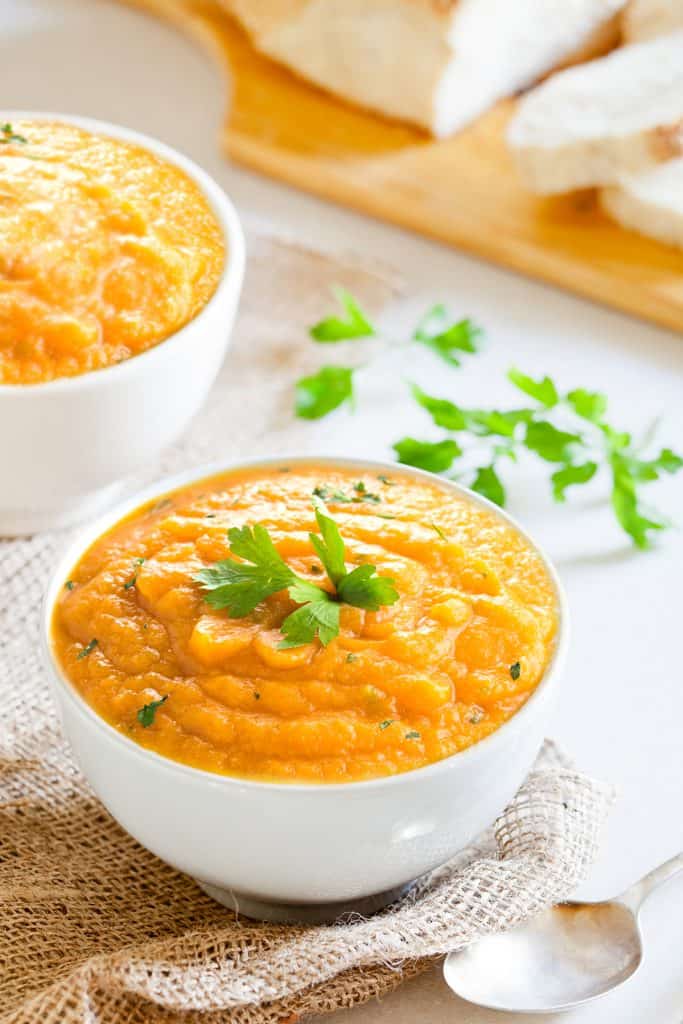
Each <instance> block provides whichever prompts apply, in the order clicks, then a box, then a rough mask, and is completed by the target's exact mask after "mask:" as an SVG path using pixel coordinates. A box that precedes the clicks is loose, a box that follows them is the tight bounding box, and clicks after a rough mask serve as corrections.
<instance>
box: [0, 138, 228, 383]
mask: <svg viewBox="0 0 683 1024" xmlns="http://www.w3.org/2000/svg"><path fill="white" fill-rule="evenodd" d="M10 129H11V130H10ZM17 137H18V138H19V140H22V139H24V140H25V141H11V140H12V139H13V138H14V139H16V138H17ZM224 262H225V252H224V245H223V236H222V232H221V229H220V226H219V224H218V222H217V221H216V218H215V216H214V214H213V213H212V211H211V209H210V208H209V205H208V203H207V201H206V199H205V198H204V196H203V194H202V193H201V191H200V190H199V188H198V187H197V186H196V185H195V184H194V182H193V181H191V180H190V178H188V177H187V175H186V174H185V173H184V172H183V171H181V170H180V169H179V168H177V167H174V166H173V165H172V164H169V163H166V162H165V161H164V160H161V159H159V158H158V157H156V156H154V155H153V154H152V153H150V152H148V151H147V150H145V149H141V148H140V147H138V146H134V145H130V144H128V143H124V142H119V141H117V140H116V139H112V138H107V137H105V136H100V135H94V134H91V133H90V132H87V131H83V130H82V129H81V128H77V127H76V126H75V125H71V124H63V123H61V122H58V123H55V122H49V121H14V122H12V124H11V126H10V125H5V126H4V129H3V131H2V134H0V384H37V383H44V382H46V381H50V380H53V379H54V378H56V377H70V376H73V375H75V374H80V373H85V372H87V371H89V370H97V369H100V368H102V367H105V366H111V365H112V364H114V363H119V362H121V361H123V360H125V359H128V358H129V357H130V356H134V355H137V354H138V353H140V352H144V351H145V350H146V349H148V348H150V347H152V346H153V345H156V344H158V342H160V341H163V340H164V339H165V338H167V337H169V335H171V334H173V332H174V331H177V330H178V329H179V328H180V327H182V326H183V325H184V324H186V323H187V322H188V321H189V320H191V319H192V318H193V317H194V316H196V314H197V313H198V312H199V311H200V310H201V309H202V307H203V306H204V305H205V304H206V303H207V301H208V300H209V299H210V298H211V296H212V294H213V292H214V291H215V289H216V286H217V284H218V281H219V279H220V276H221V273H222V271H223V265H224ZM198 358H199V356H198Z"/></svg>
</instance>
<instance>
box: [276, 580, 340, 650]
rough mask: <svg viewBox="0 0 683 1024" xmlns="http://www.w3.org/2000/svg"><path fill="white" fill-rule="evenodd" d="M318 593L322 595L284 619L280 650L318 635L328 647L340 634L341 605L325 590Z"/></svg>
mask: <svg viewBox="0 0 683 1024" xmlns="http://www.w3.org/2000/svg"><path fill="white" fill-rule="evenodd" d="M316 589H317V588H316ZM290 593H291V591H290ZM318 594H319V595H320V597H318V598H316V599H315V600H313V601H309V603H308V604H304V605H302V606H301V608H297V610H296V611H295V612H292V613H291V615H288V616H287V618H286V619H285V620H284V621H283V623H282V625H281V626H280V632H281V633H282V635H283V637H284V640H281V641H280V643H279V644H278V647H279V648H280V650H286V649H287V648H289V647H300V646H301V645H302V644H308V643H311V642H312V641H313V640H314V639H315V637H316V636H318V637H319V638H320V643H321V644H322V645H323V647H327V645H328V644H329V642H330V641H331V640H334V638H335V637H336V636H337V635H338V633H339V610H340V606H339V604H338V603H337V602H336V601H333V600H332V598H330V597H329V596H328V595H326V594H325V592H324V591H322V590H318Z"/></svg>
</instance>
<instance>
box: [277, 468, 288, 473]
mask: <svg viewBox="0 0 683 1024" xmlns="http://www.w3.org/2000/svg"><path fill="white" fill-rule="evenodd" d="M277 471H278V473H291V472H292V469H291V466H278V467H277Z"/></svg>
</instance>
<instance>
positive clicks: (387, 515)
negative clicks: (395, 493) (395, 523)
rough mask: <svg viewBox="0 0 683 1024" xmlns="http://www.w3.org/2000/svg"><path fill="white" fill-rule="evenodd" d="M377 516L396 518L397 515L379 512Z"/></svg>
mask: <svg viewBox="0 0 683 1024" xmlns="http://www.w3.org/2000/svg"><path fill="white" fill-rule="evenodd" d="M377 518H378V519H395V518H396V516H392V515H391V513H390V512H378V513H377Z"/></svg>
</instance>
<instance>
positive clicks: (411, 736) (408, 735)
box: [405, 729, 420, 740]
mask: <svg viewBox="0 0 683 1024" xmlns="http://www.w3.org/2000/svg"><path fill="white" fill-rule="evenodd" d="M405 738H406V739H407V740H419V739H420V734H419V732H418V731H417V730H416V729H411V730H410V732H407V733H406V736H405Z"/></svg>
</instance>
